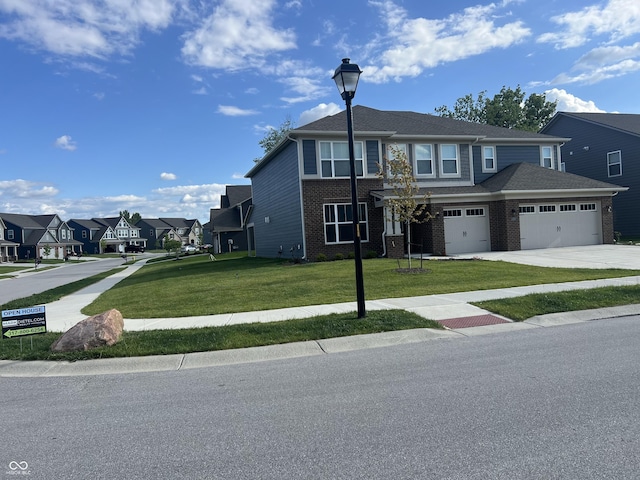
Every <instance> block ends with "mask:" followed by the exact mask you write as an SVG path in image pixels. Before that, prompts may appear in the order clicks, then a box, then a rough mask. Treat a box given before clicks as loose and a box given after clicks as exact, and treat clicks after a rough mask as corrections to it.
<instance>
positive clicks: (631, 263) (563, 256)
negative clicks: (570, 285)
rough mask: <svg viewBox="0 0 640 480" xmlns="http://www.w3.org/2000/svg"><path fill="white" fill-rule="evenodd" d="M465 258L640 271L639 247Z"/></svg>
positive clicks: (548, 250)
mask: <svg viewBox="0 0 640 480" xmlns="http://www.w3.org/2000/svg"><path fill="white" fill-rule="evenodd" d="M460 257H461V258H470V257H475V258H482V259H484V260H502V261H505V262H511V263H521V264H525V265H536V266H539V267H566V268H622V269H627V270H640V246H638V245H588V246H584V247H561V248H545V249H540V250H519V251H517V252H480V253H475V254H464V255H460Z"/></svg>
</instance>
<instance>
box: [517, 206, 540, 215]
mask: <svg viewBox="0 0 640 480" xmlns="http://www.w3.org/2000/svg"><path fill="white" fill-rule="evenodd" d="M519 211H520V213H536V207H534V206H533V205H521V206H520V207H519Z"/></svg>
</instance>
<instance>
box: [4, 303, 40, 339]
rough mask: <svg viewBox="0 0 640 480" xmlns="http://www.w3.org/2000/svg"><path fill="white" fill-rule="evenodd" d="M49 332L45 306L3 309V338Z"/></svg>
mask: <svg viewBox="0 0 640 480" xmlns="http://www.w3.org/2000/svg"><path fill="white" fill-rule="evenodd" d="M46 332H47V318H46V314H45V310H44V306H39V307H28V308H16V309H14V310H2V338H14V337H24V336H27V335H36V334H38V333H46Z"/></svg>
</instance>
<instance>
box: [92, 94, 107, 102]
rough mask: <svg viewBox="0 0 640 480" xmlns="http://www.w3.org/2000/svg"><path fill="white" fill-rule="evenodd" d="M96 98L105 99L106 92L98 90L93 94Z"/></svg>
mask: <svg viewBox="0 0 640 480" xmlns="http://www.w3.org/2000/svg"><path fill="white" fill-rule="evenodd" d="M92 97H93V98H95V99H96V100H104V92H96V93H94V94H93V95H92Z"/></svg>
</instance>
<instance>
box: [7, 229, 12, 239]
mask: <svg viewBox="0 0 640 480" xmlns="http://www.w3.org/2000/svg"><path fill="white" fill-rule="evenodd" d="M7 240H13V230H7Z"/></svg>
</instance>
